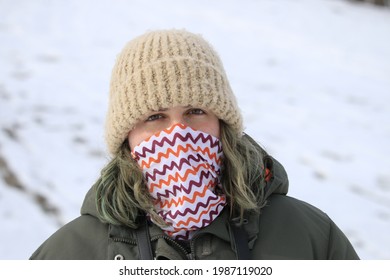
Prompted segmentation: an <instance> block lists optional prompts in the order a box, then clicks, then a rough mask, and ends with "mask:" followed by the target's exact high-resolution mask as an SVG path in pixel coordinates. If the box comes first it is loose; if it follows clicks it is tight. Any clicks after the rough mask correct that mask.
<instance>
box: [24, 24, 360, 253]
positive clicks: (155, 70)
mask: <svg viewBox="0 0 390 280" xmlns="http://www.w3.org/2000/svg"><path fill="white" fill-rule="evenodd" d="M105 133H106V141H107V145H108V150H109V152H110V153H111V155H112V160H111V161H110V162H109V163H108V164H107V166H106V167H105V168H104V169H103V170H102V173H101V177H100V178H99V179H98V181H97V182H96V184H95V185H94V186H93V187H92V188H91V190H90V191H89V192H88V194H87V195H86V198H85V201H84V204H83V206H82V209H81V216H80V217H79V218H77V219H75V220H74V221H72V222H70V223H69V224H67V225H65V226H64V227H63V228H61V229H60V230H59V231H57V232H56V233H54V234H53V236H51V237H50V238H49V239H48V240H47V241H46V242H44V244H42V246H41V247H40V248H38V250H37V251H36V252H35V253H34V254H33V255H32V257H31V259H357V258H358V256H357V254H356V252H355V251H354V249H353V247H352V245H351V244H350V242H349V241H348V240H347V238H346V237H345V235H344V234H343V233H342V232H341V231H340V229H339V228H338V227H337V226H336V225H335V224H334V223H333V222H332V220H331V219H329V217H328V216H327V215H326V214H324V213H323V212H321V211H320V210H318V209H317V208H315V207H313V206H311V205H309V204H307V203H305V202H302V201H299V200H297V199H294V198H291V197H288V196H286V193H287V190H288V179H287V175H286V172H285V170H284V169H283V167H282V166H281V165H280V164H279V163H278V162H277V161H276V160H275V159H273V158H272V157H271V156H269V155H267V153H266V152H265V151H264V150H263V149H262V148H261V147H260V146H259V145H257V144H256V142H255V141H253V140H252V139H251V138H250V137H249V136H248V135H246V134H244V133H243V124H242V115H241V113H240V110H239V108H238V106H237V102H236V99H235V96H234V94H233V93H232V90H231V88H230V85H229V82H228V79H227V77H226V74H225V71H224V69H223V66H222V63H221V61H220V59H219V57H218V55H217V53H216V52H215V51H214V50H213V48H212V47H211V46H210V45H209V44H208V43H207V42H206V41H205V40H204V39H203V38H202V37H200V36H198V35H195V34H192V33H189V32H187V31H181V30H163V31H153V32H148V33H146V34H144V35H142V36H140V37H138V38H135V39H134V40H132V41H130V42H129V43H128V44H127V45H126V46H125V48H124V49H123V50H122V52H121V53H120V55H119V56H118V58H117V61H116V64H115V66H114V69H113V72H112V79H111V86H110V99H109V108H108V113H107V120H106V131H105Z"/></svg>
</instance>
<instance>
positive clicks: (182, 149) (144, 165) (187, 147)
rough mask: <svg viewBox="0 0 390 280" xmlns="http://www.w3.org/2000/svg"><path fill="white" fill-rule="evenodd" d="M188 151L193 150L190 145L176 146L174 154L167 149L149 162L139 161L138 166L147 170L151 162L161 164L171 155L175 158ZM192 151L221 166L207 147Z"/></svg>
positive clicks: (215, 155) (170, 149)
mask: <svg viewBox="0 0 390 280" xmlns="http://www.w3.org/2000/svg"><path fill="white" fill-rule="evenodd" d="M190 149H191V150H194V149H193V146H192V144H190V143H189V144H187V145H185V146H184V147H183V146H181V145H180V146H178V148H177V151H176V152H175V151H174V150H173V149H172V148H168V150H167V151H166V152H165V153H158V154H157V157H156V158H150V160H149V161H146V160H143V161H141V164H140V166H141V168H149V167H150V165H152V163H153V162H155V163H159V162H161V160H162V159H163V158H168V157H169V156H170V155H171V154H172V155H174V156H175V157H177V156H178V155H179V154H180V152H187V151H189V150H190ZM194 151H195V152H202V153H203V154H207V155H208V156H209V157H210V159H214V160H216V161H217V163H218V164H221V161H222V160H221V159H218V158H217V154H216V153H213V152H211V151H210V149H209V148H208V147H206V148H204V149H202V148H201V147H197V148H196V150H194Z"/></svg>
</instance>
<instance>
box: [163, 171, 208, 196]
mask: <svg viewBox="0 0 390 280" xmlns="http://www.w3.org/2000/svg"><path fill="white" fill-rule="evenodd" d="M210 176H212V174H211V173H210V172H208V171H201V173H200V176H199V181H194V180H190V181H189V182H188V187H187V188H185V187H184V186H178V185H174V186H173V187H172V188H171V189H169V190H165V192H164V194H162V193H160V192H158V193H157V194H156V198H157V199H161V198H168V197H170V194H171V195H173V196H176V195H177V193H178V192H179V193H180V192H184V193H186V194H190V193H191V190H192V189H193V188H194V187H196V188H199V187H201V186H202V185H203V178H206V179H208V178H210Z"/></svg>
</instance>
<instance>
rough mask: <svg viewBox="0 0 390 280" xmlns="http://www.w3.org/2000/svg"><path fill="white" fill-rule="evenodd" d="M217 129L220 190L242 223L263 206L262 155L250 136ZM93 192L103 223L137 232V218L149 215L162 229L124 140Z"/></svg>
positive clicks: (227, 127) (228, 128) (230, 128)
mask: <svg viewBox="0 0 390 280" xmlns="http://www.w3.org/2000/svg"><path fill="white" fill-rule="evenodd" d="M220 128H221V142H222V149H223V152H224V163H223V166H222V187H223V190H224V193H225V194H226V197H227V201H228V205H229V207H230V211H231V213H230V214H231V216H232V217H236V216H237V215H238V216H239V217H240V219H241V221H242V220H243V217H244V213H245V212H246V211H258V210H259V209H260V208H261V207H262V206H263V205H261V204H262V203H263V194H264V188H263V182H264V180H263V177H264V176H263V174H264V172H263V170H264V166H263V165H264V163H263V158H264V156H265V152H264V150H263V149H261V148H260V146H258V144H257V143H256V142H255V141H254V140H253V139H251V138H250V137H249V136H242V137H239V136H238V135H237V133H236V131H235V130H234V129H233V128H232V127H231V126H230V125H227V124H226V123H225V122H224V121H220ZM94 188H95V189H96V197H97V199H96V203H97V210H98V213H99V215H100V219H101V220H102V221H103V222H106V223H111V224H114V225H125V226H129V227H131V228H136V227H137V225H138V221H139V218H140V217H142V216H144V215H145V213H148V214H150V215H151V216H152V218H153V219H154V220H155V221H157V223H158V224H161V225H164V222H163V221H162V219H161V218H160V217H159V216H158V215H157V213H156V212H155V211H154V207H153V203H152V198H151V196H150V195H149V192H148V190H147V188H146V185H145V184H144V178H143V174H142V171H141V170H140V168H139V166H138V164H137V163H136V162H135V161H134V160H133V158H132V157H131V153H130V148H129V145H128V142H127V140H126V141H125V142H124V143H123V144H122V146H121V148H120V149H119V151H118V152H117V153H116V155H115V156H114V158H113V159H112V160H111V161H110V162H109V163H108V164H107V165H106V166H105V167H104V168H103V170H102V172H101V176H100V178H99V179H98V180H97V182H96V183H95V185H94Z"/></svg>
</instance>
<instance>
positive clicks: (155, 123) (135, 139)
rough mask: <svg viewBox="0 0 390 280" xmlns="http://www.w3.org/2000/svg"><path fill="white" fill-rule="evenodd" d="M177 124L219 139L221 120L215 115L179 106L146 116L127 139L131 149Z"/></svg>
mask: <svg viewBox="0 0 390 280" xmlns="http://www.w3.org/2000/svg"><path fill="white" fill-rule="evenodd" d="M177 123H182V124H185V125H187V126H189V127H191V128H192V129H195V130H200V131H202V132H205V133H208V134H210V135H212V136H214V137H217V138H219V120H218V118H217V117H216V116H215V115H214V113H212V112H211V111H209V110H207V109H203V108H198V107H191V106H187V107H184V106H177V107H172V108H169V109H161V110H159V111H153V112H150V113H148V114H146V115H144V116H143V117H142V118H141V120H140V121H139V122H138V123H137V124H136V125H135V127H134V128H133V129H132V130H131V131H130V133H129V136H128V138H127V139H128V141H129V145H130V148H131V149H133V148H134V147H135V146H137V145H138V144H140V143H141V142H142V141H144V140H146V139H147V138H149V137H150V136H152V135H154V134H156V133H158V132H160V131H161V130H164V129H166V128H168V127H170V126H172V125H174V124H177Z"/></svg>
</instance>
